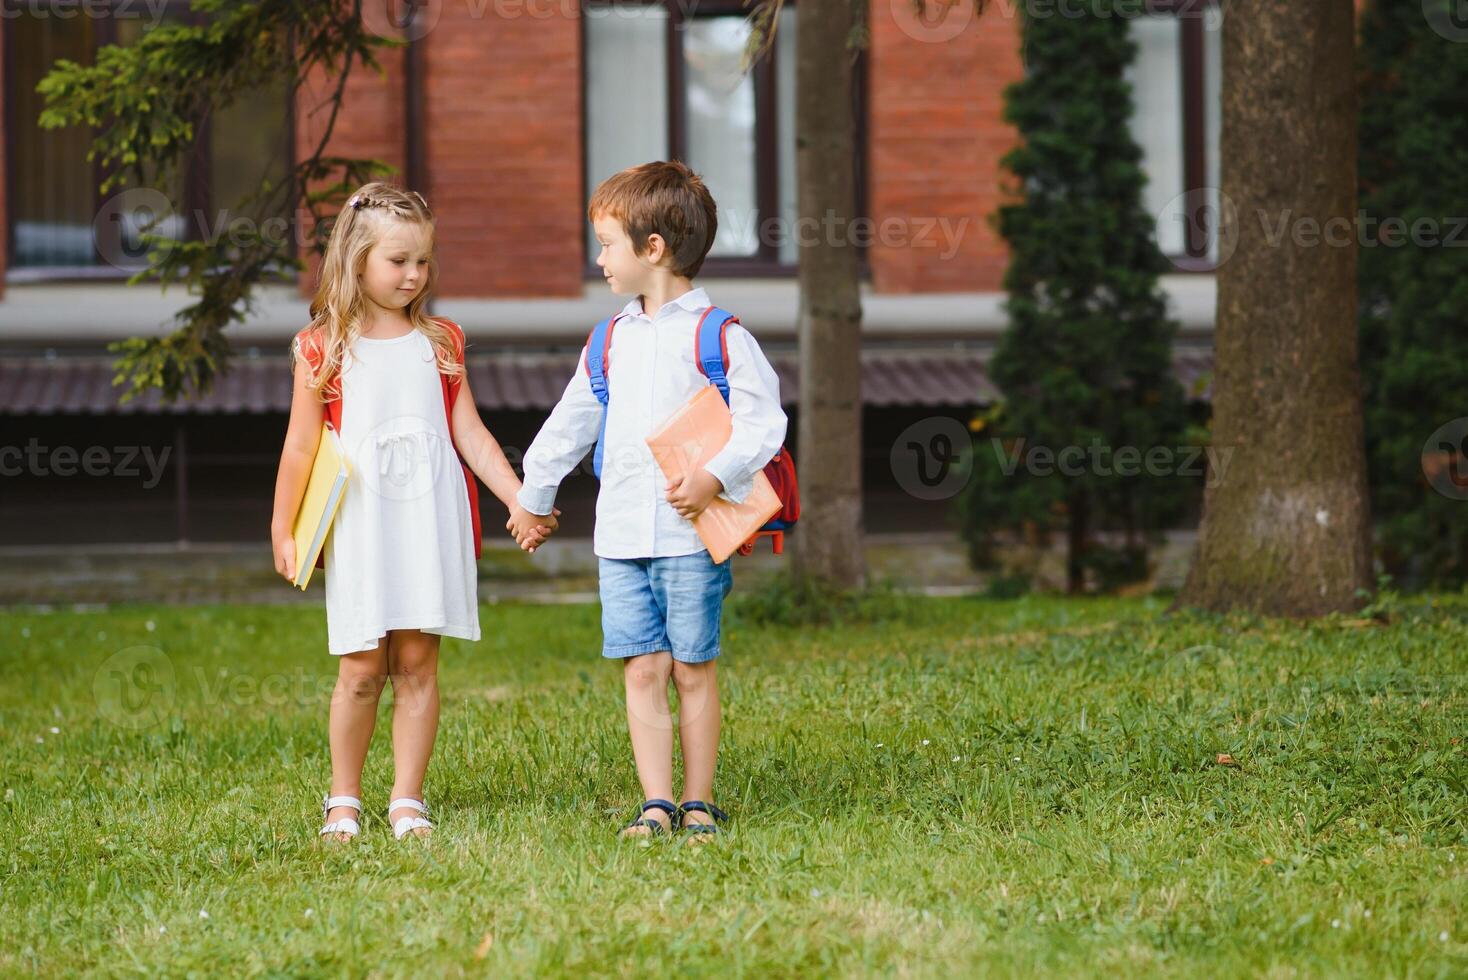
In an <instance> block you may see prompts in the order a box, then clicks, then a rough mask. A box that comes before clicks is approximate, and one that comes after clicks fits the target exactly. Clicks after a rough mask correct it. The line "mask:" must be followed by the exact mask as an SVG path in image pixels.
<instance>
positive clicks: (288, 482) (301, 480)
mask: <svg viewBox="0 0 1468 980" xmlns="http://www.w3.org/2000/svg"><path fill="white" fill-rule="evenodd" d="M310 377H311V369H310V367H309V366H308V365H307V364H306V361H305V359H304V358H302V359H299V360H298V361H297V362H296V370H295V378H294V381H293V383H292V386H291V415H290V421H289V423H287V425H286V430H285V446H284V447H283V448H282V449H281V451H280V469H279V470H278V471H277V472H276V475H275V506H274V508H273V510H272V511H271V516H270V542H271V547H272V548H273V550H274V551H275V570H276V571H277V572H280V574H282V575H284V576H285V577H286V578H288V579H289V578H294V577H295V573H296V569H295V549H294V547H290V548H288V549H287V548H286V546H288V545H290V544H291V526H292V525H293V524H294V523H295V521H296V511H297V510H299V509H300V506H301V497H302V496H303V495H304V494H305V492H306V481H307V480H309V479H310V477H311V464H312V462H313V461H314V460H315V459H316V448H317V446H318V445H319V444H320V442H321V423H322V422H323V421H324V420H325V418H326V406H325V404H323V403H322V401H321V399H320V398H318V397H317V396H316V393H315V392H313V391H312V390H311V389H310V388H308V387H306V384H307V382H308V381H309V380H310ZM287 551H288V554H287V553H285V552H287ZM282 565H285V566H286V567H282Z"/></svg>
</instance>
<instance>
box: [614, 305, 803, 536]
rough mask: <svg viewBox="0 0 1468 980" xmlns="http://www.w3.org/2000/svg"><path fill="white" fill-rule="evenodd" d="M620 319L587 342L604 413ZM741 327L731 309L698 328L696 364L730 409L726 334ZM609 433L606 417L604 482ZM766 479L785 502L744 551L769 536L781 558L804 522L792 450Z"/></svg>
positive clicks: (712, 311)
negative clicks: (789, 538)
mask: <svg viewBox="0 0 1468 980" xmlns="http://www.w3.org/2000/svg"><path fill="white" fill-rule="evenodd" d="M618 319H620V317H608V318H607V319H605V320H603V321H601V322H600V323H598V324H597V325H596V326H594V327H592V328H591V333H590V334H589V335H588V336H587V338H586V374H587V376H588V377H589V378H590V379H591V390H592V392H593V393H594V394H595V395H596V400H597V401H599V402H601V404H602V407H603V408H605V407H606V405H607V401H608V399H609V397H610V396H609V394H608V391H607V370H608V369H609V368H610V367H611V358H610V356H609V354H610V353H611V349H612V329H613V328H614V327H616V325H617V320H618ZM738 322H739V318H738V317H736V316H735V315H734V314H732V313H730V312H729V311H728V310H721V309H719V308H718V307H717V306H710V307H709V308H708V309H707V310H704V313H703V317H702V318H701V319H700V320H699V321H698V329H697V330H695V331H694V340H693V343H694V355H695V356H694V360H696V361H697V362H698V369H699V370H700V371H702V372H703V374H704V377H706V378H708V379H709V383H710V384H712V385H714V386H715V387H716V388H718V389H719V394H721V395H723V396H724V404H726V405H727V404H729V377H728V375H729V341H728V338H727V337H726V336H725V333H726V331H727V329H728V326H729V324H731V323H738ZM606 434H607V420H606V414H605V412H603V414H602V422H601V432H600V434H598V435H597V437H596V453H595V455H593V456H592V467H593V469H594V470H595V471H596V476H597V479H600V478H601V460H602V445H603V443H604V442H605V441H606ZM765 478H766V479H768V480H769V481H770V486H771V487H773V488H774V490H775V495H776V496H777V497H779V498H780V504H781V507H780V512H779V513H777V514H776V515H775V516H774V517H772V518H771V519H770V520H769V521H768V522H767V523H766V524H765V526H764V527H762V528H760V529H759V530H758V531H756V532H755V535H754V537H752V538H750V539H749V540H748V541H746V542H744V544H742V545H740V546H739V553H740V554H741V555H748V554H752V553H753V552H754V546H755V543H756V542H758V541H759V539H760V538H764V537H768V538H769V539H770V543H771V545H772V546H773V547H774V549H775V554H777V555H779V554H784V552H785V532H786V531H787V530H789V529H790V528H791V527H793V526H794V524H795V522H796V521H798V520H800V488H799V486H798V485H797V484H796V482H795V460H794V459H793V458H792V457H791V455H790V450H788V449H786V448H785V447H784V446H781V447H780V451H779V452H777V453H775V457H774V459H771V460H770V461H769V462H768V463H766V464H765Z"/></svg>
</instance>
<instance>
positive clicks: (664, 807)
mask: <svg viewBox="0 0 1468 980" xmlns="http://www.w3.org/2000/svg"><path fill="white" fill-rule="evenodd" d="M649 810H661V811H663V812H664V813H666V814H667V815H668V823H669V824H670V825H674V826H675V825H676V822H677V820H678V808H677V807H676V806H674V805H673V804H672V803H671V802H669V801H668V800H647V801H646V802H644V803H643V804H642V810H641V813H646V812H647V811H649ZM633 827H646V828H647V829H648V833H647V836H649V837H656V836H658V835H659V834H661V833H663V832H664V830H665V828H664V827H663V825H662V824H661V823H659V822H658V821H657V820H655V819H653V818H652V817H644V816H641V815H639V816H638V818H637V819H636V820H633V821H632V822H631V823H629V824H627V825H626V826H624V827H623V828H622V829H621V830H619V831H617V834H618V836H626V835H627V831H629V830H631V829H632V828H633ZM641 836H642V835H641V834H634V835H632V837H633V838H636V837H641Z"/></svg>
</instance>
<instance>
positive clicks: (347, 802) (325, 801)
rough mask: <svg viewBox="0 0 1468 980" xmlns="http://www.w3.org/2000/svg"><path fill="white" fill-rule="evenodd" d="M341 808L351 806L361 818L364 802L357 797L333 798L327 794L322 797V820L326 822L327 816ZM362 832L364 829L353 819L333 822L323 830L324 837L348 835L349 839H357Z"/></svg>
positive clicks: (346, 818) (348, 818) (343, 818)
mask: <svg viewBox="0 0 1468 980" xmlns="http://www.w3.org/2000/svg"><path fill="white" fill-rule="evenodd" d="M339 806H349V807H351V808H352V809H353V810H356V811H357V816H359V817H360V816H361V815H362V801H361V800H359V799H357V798H356V797H355V796H332V795H330V794H327V795H325V796H323V797H321V819H322V820H325V819H326V815H327V814H328V813H330V812H331V811H332V810H334V809H335V808H336V807H339ZM361 832H362V827H361V826H360V825H359V824H358V823H357V821H356V820H354V819H352V818H351V817H342V818H341V819H339V820H333V821H332V822H331V823H329V824H327V825H326V826H325V827H322V828H321V836H322V837H325V836H326V835H327V834H346V835H347V836H348V837H356V836H357V835H358V834H360V833H361Z"/></svg>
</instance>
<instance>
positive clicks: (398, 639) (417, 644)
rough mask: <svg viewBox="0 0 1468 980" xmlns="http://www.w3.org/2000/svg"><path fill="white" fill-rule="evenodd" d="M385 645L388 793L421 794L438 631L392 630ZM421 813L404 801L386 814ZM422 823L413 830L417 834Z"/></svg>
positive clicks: (434, 705) (434, 706)
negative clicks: (390, 763)
mask: <svg viewBox="0 0 1468 980" xmlns="http://www.w3.org/2000/svg"><path fill="white" fill-rule="evenodd" d="M389 636H391V638H392V640H391V643H390V644H389V646H388V672H389V674H390V675H391V677H392V758H393V784H392V799H394V800H396V799H401V798H402V797H404V796H408V797H412V798H413V799H415V800H421V799H423V777H424V774H425V773H427V772H428V759H429V757H430V756H432V755H433V742H434V739H435V738H437V736H438V647H439V641H440V639H441V637H439V636H438V634H436V633H424V632H423V631H421V630H393V631H392V632H391V633H390V634H389ZM416 816H420V814H419V813H418V811H417V810H411V809H408V808H407V807H404V808H402V809H400V810H393V811H392V812H390V813H389V814H388V815H387V819H388V822H389V823H391V822H392V821H394V820H398V819H401V818H402V817H416ZM430 833H431V831H430V830H428V828H426V827H419V828H418V829H416V830H414V831H413V834H414V835H415V836H418V837H427V836H428V835H429V834H430Z"/></svg>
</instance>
